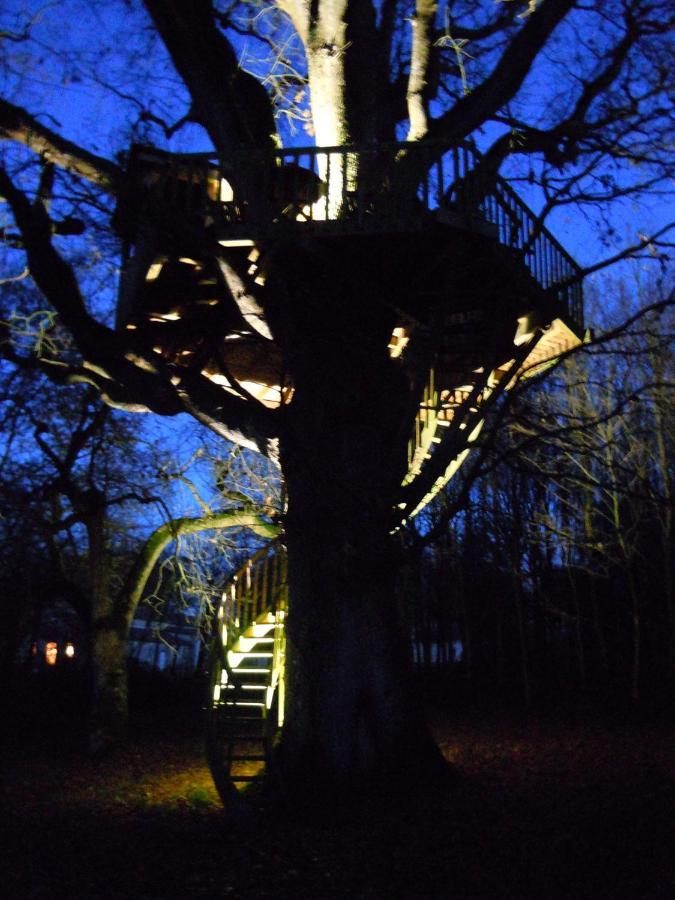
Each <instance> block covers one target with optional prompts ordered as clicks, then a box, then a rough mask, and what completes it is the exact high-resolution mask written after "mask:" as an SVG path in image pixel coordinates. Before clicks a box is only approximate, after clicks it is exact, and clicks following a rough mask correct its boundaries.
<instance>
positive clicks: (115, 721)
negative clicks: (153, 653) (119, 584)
mask: <svg viewBox="0 0 675 900" xmlns="http://www.w3.org/2000/svg"><path fill="white" fill-rule="evenodd" d="M87 533H88V537H89V567H90V576H91V592H92V638H91V653H92V660H91V662H92V681H93V684H92V691H93V695H92V705H91V720H90V729H89V748H90V750H91V751H92V752H93V753H101V752H104V751H105V750H107V749H110V748H111V747H114V746H117V745H119V744H121V743H123V742H124V741H125V740H126V737H127V728H128V716H129V711H128V698H127V635H128V625H129V623H128V621H127V620H126V618H125V617H124V616H123V615H121V614H120V610H119V609H118V608H116V604H115V601H114V598H113V596H112V595H111V591H110V576H111V559H110V553H109V548H108V546H107V541H106V517H105V507H104V506H101V508H100V509H99V510H97V511H95V512H94V513H93V514H92V515H91V516H90V517H89V520H88V522H87Z"/></svg>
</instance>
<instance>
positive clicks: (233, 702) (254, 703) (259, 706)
mask: <svg viewBox="0 0 675 900" xmlns="http://www.w3.org/2000/svg"><path fill="white" fill-rule="evenodd" d="M223 705H224V706H236V707H240V706H245V707H254V708H256V709H264V708H265V704H264V703H258V701H257V700H226V701H225V703H224V704H223Z"/></svg>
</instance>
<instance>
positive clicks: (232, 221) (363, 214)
mask: <svg viewBox="0 0 675 900" xmlns="http://www.w3.org/2000/svg"><path fill="white" fill-rule="evenodd" d="M129 176H130V191H129V196H128V198H127V203H128V204H129V205H130V206H131V207H132V208H133V207H134V206H135V208H136V210H138V209H139V208H143V209H146V210H147V209H148V206H152V205H154V206H155V207H156V208H157V209H158V210H159V211H161V213H162V214H164V213H165V212H166V210H167V207H170V208H171V209H172V210H173V211H174V212H175V211H176V210H178V211H180V213H181V215H182V216H183V217H185V218H186V219H188V220H195V219H198V220H199V221H200V223H202V224H206V225H213V226H215V227H217V229H218V236H219V238H220V237H224V238H227V237H228V236H230V237H231V238H232V239H233V240H236V239H237V238H244V237H248V238H251V239H259V238H261V237H265V236H269V235H270V233H274V232H277V233H279V232H281V231H283V230H284V229H295V228H302V229H303V230H304V231H306V230H308V229H310V228H315V229H317V231H318V230H321V231H322V232H323V231H325V232H326V233H328V232H340V233H359V232H386V231H392V230H394V231H396V230H399V231H409V230H417V229H421V228H424V227H425V226H428V225H429V224H430V223H431V222H434V221H440V222H443V223H445V224H446V225H451V226H456V227H458V228H463V229H468V230H470V231H475V232H478V233H481V234H483V235H485V236H487V237H491V238H493V239H494V240H496V241H498V242H499V243H500V244H502V245H503V246H505V247H508V248H510V249H511V250H512V251H513V253H514V255H516V256H518V257H519V258H520V259H521V260H522V262H523V263H524V264H525V265H526V266H527V268H528V269H529V270H530V272H531V274H532V276H533V277H534V278H535V279H536V281H537V282H538V283H539V284H540V285H541V287H542V288H544V289H545V290H548V291H550V292H551V293H552V294H553V295H554V296H555V297H556V298H557V299H558V301H559V302H560V303H561V304H562V305H563V308H564V309H565V310H566V311H567V313H568V315H569V316H570V317H571V318H572V319H573V320H574V322H575V323H576V324H577V325H578V326H579V327H581V326H582V324H583V297H582V289H581V270H580V267H579V266H578V265H577V264H576V262H575V261H574V260H573V259H572V257H571V256H570V255H569V253H567V251H566V250H565V249H564V248H563V247H562V246H561V245H560V243H559V242H558V241H557V240H556V238H555V237H554V236H553V235H552V234H551V233H550V232H549V231H548V230H547V229H546V228H545V227H544V226H543V225H541V224H540V223H539V222H538V220H537V217H536V215H535V214H534V213H533V212H532V210H530V208H529V207H528V206H527V204H525V203H524V202H523V201H522V200H521V198H520V197H519V196H518V194H517V193H516V192H515V191H514V190H513V189H512V188H511V187H510V186H509V185H508V184H507V182H506V181H504V179H502V178H501V177H500V176H499V175H496V174H494V173H491V172H489V171H488V170H487V169H486V167H485V166H484V165H482V157H481V155H480V154H479V152H478V151H477V150H476V149H475V148H473V147H472V146H470V145H468V144H462V145H460V146H456V147H452V148H450V149H446V148H445V147H444V146H443V145H441V144H438V143H435V142H424V141H421V142H413V143H410V142H399V143H395V144H393V143H392V144H378V145H372V146H371V145H368V146H362V147H356V146H344V147H288V148H284V149H279V150H274V151H267V152H259V153H256V152H247V153H246V155H245V156H244V155H242V157H241V159H240V160H238V159H237V158H236V157H234V158H230V159H228V160H227V161H225V160H219V159H218V158H217V157H216V156H213V155H211V154H186V155H175V154H168V153H163V152H161V151H155V150H154V149H152V148H144V147H135V148H134V149H133V151H132V155H131V158H130V163H129ZM132 215H133V214H132Z"/></svg>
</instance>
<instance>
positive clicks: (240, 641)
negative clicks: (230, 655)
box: [234, 635, 274, 653]
mask: <svg viewBox="0 0 675 900" xmlns="http://www.w3.org/2000/svg"><path fill="white" fill-rule="evenodd" d="M273 643H274V638H273V637H244V636H243V635H242V636H241V637H239V638H237V640H236V641H235V644H234V646H235V647H236V651H235V652H236V653H248V652H249V650H253V648H254V647H255V646H256V645H257V644H273Z"/></svg>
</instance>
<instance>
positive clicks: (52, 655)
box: [45, 641, 59, 666]
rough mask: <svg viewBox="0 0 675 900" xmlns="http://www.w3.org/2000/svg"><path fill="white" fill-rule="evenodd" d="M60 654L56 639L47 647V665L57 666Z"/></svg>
mask: <svg viewBox="0 0 675 900" xmlns="http://www.w3.org/2000/svg"><path fill="white" fill-rule="evenodd" d="M58 655H59V647H58V644H55V643H54V641H50V642H49V643H48V644H47V645H46V647H45V662H46V663H47V665H48V666H55V665H56V659H57V657H58Z"/></svg>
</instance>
